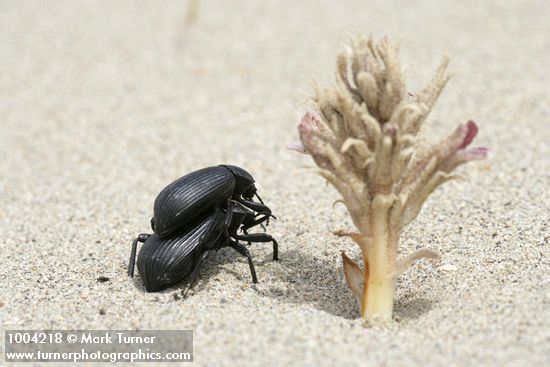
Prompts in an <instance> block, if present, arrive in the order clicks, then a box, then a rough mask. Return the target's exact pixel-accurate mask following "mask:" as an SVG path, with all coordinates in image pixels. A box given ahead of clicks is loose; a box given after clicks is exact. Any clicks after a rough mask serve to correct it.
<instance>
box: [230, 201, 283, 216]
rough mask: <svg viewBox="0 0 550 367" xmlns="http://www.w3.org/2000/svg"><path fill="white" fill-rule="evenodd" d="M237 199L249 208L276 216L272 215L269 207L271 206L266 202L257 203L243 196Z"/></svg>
mask: <svg viewBox="0 0 550 367" xmlns="http://www.w3.org/2000/svg"><path fill="white" fill-rule="evenodd" d="M237 201H238V202H239V203H241V204H242V205H244V206H246V207H247V208H249V209H252V210H254V211H255V212H257V213H260V214H265V215H267V216H268V217H273V218H275V217H274V216H273V215H271V209H269V207H268V206H267V205H265V204H261V203H257V202H255V201H252V200H245V199H243V198H238V199H237Z"/></svg>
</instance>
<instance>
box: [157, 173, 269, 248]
mask: <svg viewBox="0 0 550 367" xmlns="http://www.w3.org/2000/svg"><path fill="white" fill-rule="evenodd" d="M254 196H256V197H257V198H258V200H259V201H260V202H259V203H258V202H255V201H252V198H253V197H254ZM230 198H231V199H233V200H235V201H237V202H239V203H241V204H242V205H244V206H246V207H248V208H250V209H252V210H253V211H255V212H257V213H258V214H261V215H262V218H259V222H258V223H256V224H260V223H261V222H264V221H269V217H270V216H272V215H271V210H270V209H269V208H268V207H267V206H266V205H264V203H263V201H262V199H261V198H260V196H259V195H258V193H257V192H256V187H255V186H254V178H253V177H252V176H251V175H250V173H248V172H247V171H245V170H244V169H242V168H240V167H237V166H230V165H220V166H214V167H207V168H203V169H200V170H198V171H194V172H191V173H189V174H187V175H185V176H183V177H181V178H179V179H177V180H176V181H174V182H172V183H171V184H169V185H168V186H166V187H165V188H164V189H163V190H162V191H161V192H160V193H159V194H158V196H157V198H156V199H155V204H154V212H153V213H154V216H153V218H151V229H152V230H153V231H154V232H155V233H156V234H158V236H159V237H161V238H167V237H169V236H170V235H172V234H173V233H175V232H177V231H179V230H181V229H182V228H184V227H185V226H187V225H188V224H191V223H193V222H195V220H196V218H197V217H199V216H201V215H202V214H204V213H205V212H207V211H209V210H211V209H213V208H216V207H219V206H220V205H225V204H226V203H227V200H228V199H230Z"/></svg>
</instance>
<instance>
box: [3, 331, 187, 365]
mask: <svg viewBox="0 0 550 367" xmlns="http://www.w3.org/2000/svg"><path fill="white" fill-rule="evenodd" d="M4 337H5V339H4V340H5V349H4V350H5V360H6V362H31V361H41V362H161V361H162V362H192V361H193V331H192V330H6V331H5V334H4Z"/></svg>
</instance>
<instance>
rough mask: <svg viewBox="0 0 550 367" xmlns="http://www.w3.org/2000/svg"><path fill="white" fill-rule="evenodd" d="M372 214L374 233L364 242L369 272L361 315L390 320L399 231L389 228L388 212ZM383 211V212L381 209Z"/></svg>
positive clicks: (382, 320)
mask: <svg viewBox="0 0 550 367" xmlns="http://www.w3.org/2000/svg"><path fill="white" fill-rule="evenodd" d="M380 214H382V213H376V214H374V215H373V217H374V218H373V219H374V220H373V232H372V234H373V236H372V237H370V238H369V241H368V243H367V246H366V259H365V260H366V261H368V269H369V271H368V274H367V273H366V272H365V289H364V292H363V303H362V304H363V310H362V312H361V313H362V316H363V318H364V319H366V320H369V321H381V322H389V321H391V320H392V312H393V298H394V286H395V278H394V276H393V274H394V271H395V260H396V256H397V242H398V241H399V235H398V234H397V235H396V234H395V233H392V231H391V229H390V228H389V225H388V221H387V215H380ZM384 214H385V213H384Z"/></svg>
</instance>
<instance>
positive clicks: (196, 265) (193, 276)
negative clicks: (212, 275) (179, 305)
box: [182, 251, 210, 297]
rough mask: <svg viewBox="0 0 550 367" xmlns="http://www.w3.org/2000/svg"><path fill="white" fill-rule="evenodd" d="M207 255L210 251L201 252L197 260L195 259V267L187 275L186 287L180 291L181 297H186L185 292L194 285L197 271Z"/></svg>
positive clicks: (197, 275)
mask: <svg viewBox="0 0 550 367" xmlns="http://www.w3.org/2000/svg"><path fill="white" fill-rule="evenodd" d="M208 255H210V251H205V252H203V253H202V255H201V257H200V258H199V261H197V263H196V264H195V267H194V268H193V271H192V272H191V275H189V281H188V285H187V288H186V289H185V291H184V292H183V293H182V295H183V297H186V296H187V293H188V292H189V291H190V290H191V289H192V288H193V287H194V286H195V283H196V282H197V279H198V277H199V271H200V269H201V267H202V265H203V264H204V261H205V260H206V259H207V258H208Z"/></svg>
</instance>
